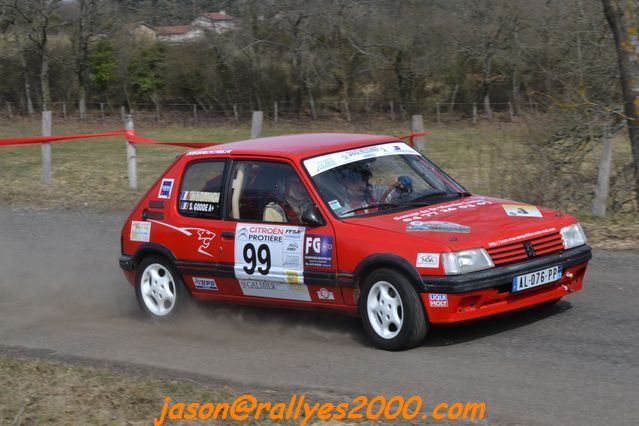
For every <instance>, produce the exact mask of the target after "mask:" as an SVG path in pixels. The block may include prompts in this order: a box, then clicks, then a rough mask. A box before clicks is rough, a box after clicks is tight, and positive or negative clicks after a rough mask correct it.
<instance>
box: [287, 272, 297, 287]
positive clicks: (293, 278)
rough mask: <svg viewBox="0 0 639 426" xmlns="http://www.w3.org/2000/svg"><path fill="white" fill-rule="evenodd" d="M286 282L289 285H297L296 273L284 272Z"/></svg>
mask: <svg viewBox="0 0 639 426" xmlns="http://www.w3.org/2000/svg"><path fill="white" fill-rule="evenodd" d="M285 274H286V282H288V283H289V284H299V283H300V275H299V274H298V273H297V272H296V271H286V272H285Z"/></svg>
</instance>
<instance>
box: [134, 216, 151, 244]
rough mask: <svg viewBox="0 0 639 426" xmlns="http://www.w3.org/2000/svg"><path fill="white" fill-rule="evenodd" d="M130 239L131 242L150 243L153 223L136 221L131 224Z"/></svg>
mask: <svg viewBox="0 0 639 426" xmlns="http://www.w3.org/2000/svg"><path fill="white" fill-rule="evenodd" d="M129 239H130V240H131V241H142V242H149V241H150V240H151V222H139V221H136V220H134V221H133V222H131V233H130V234H129Z"/></svg>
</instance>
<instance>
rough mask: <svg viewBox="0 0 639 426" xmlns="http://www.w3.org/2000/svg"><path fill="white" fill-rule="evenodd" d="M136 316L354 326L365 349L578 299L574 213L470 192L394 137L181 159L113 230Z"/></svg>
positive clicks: (579, 259) (314, 138)
mask: <svg viewBox="0 0 639 426" xmlns="http://www.w3.org/2000/svg"><path fill="white" fill-rule="evenodd" d="M121 242H122V255H121V256H120V266H121V268H122V269H123V270H124V273H125V275H126V277H127V279H128V280H129V281H130V282H131V284H133V285H134V286H135V292H136V296H137V300H138V302H139V305H140V307H141V309H142V310H143V311H144V312H146V313H147V314H148V315H150V316H151V317H155V318H166V317H170V316H171V315H172V314H174V313H175V312H176V311H178V310H179V309H181V308H182V307H183V305H184V304H185V303H186V302H187V301H188V300H187V299H188V298H189V297H190V296H193V297H196V298H199V299H209V300H214V301H224V302H237V303H255V304H263V305H276V306H281V307H293V308H303V309H304V308H307V309H310V308H323V309H331V310H335V311H339V312H343V313H347V314H352V315H359V316H360V317H361V318H362V323H363V325H364V328H365V330H366V332H367V334H368V335H369V336H370V338H371V340H372V341H373V343H374V344H375V345H376V346H378V347H380V348H383V349H388V350H399V349H404V348H409V347H412V346H415V345H418V344H419V343H420V342H421V341H422V340H423V338H424V336H425V335H426V332H427V331H428V328H429V324H431V323H447V322H456V321H463V320H468V319H472V318H479V317H484V316H487V315H493V314H497V313H500V312H505V311H510V310H513V309H518V308H522V307H525V306H530V305H534V304H540V303H553V302H555V301H558V300H559V299H560V298H561V297H563V296H565V295H566V294H568V293H571V292H573V291H577V290H580V289H581V287H582V282H583V279H584V274H585V272H586V267H587V265H588V261H589V260H590V258H591V249H590V247H589V246H588V245H587V244H586V236H585V235H584V232H583V230H582V228H581V226H580V225H579V224H578V223H577V222H576V220H575V218H574V217H573V216H570V215H567V214H564V213H561V212H558V211H554V210H549V209H546V208H542V207H536V206H532V205H527V204H523V203H518V202H514V201H508V200H501V199H496V198H490V197H484V196H480V195H474V194H470V193H468V192H467V191H466V190H464V188H462V186H461V185H459V184H458V183H457V182H455V181H454V180H453V179H452V178H451V177H449V176H448V175H447V174H446V173H444V172H443V171H442V170H441V169H439V168H438V167H437V166H435V165H434V164H433V163H432V162H430V161H429V160H428V159H426V158H425V157H424V156H423V155H421V154H420V153H419V152H417V151H416V150H414V149H413V148H411V147H410V146H408V145H407V144H405V143H403V142H401V141H400V140H399V139H398V138H396V137H392V136H378V135H360V134H337V133H335V134H330V133H329V134H304V135H288V136H278V137H270V138H261V139H254V140H247V141H242V142H234V143H229V144H224V145H216V146H213V147H210V148H204V149H200V150H194V151H190V152H186V153H184V154H182V155H180V156H179V157H178V158H177V159H176V160H175V161H174V162H173V164H172V165H171V166H170V167H169V168H168V169H167V170H166V172H165V173H164V174H163V175H162V176H161V177H160V178H159V179H158V180H157V181H156V182H155V184H154V185H153V186H152V187H151V188H150V189H149V191H148V192H147V193H146V195H145V196H144V197H143V198H142V200H141V201H140V202H139V203H138V205H137V206H136V207H135V209H134V210H133V212H132V213H131V215H130V216H129V218H128V219H127V221H126V223H125V224H124V227H123V229H122V237H121Z"/></svg>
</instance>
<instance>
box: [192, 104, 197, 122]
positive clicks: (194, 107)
mask: <svg viewBox="0 0 639 426" xmlns="http://www.w3.org/2000/svg"><path fill="white" fill-rule="evenodd" d="M193 121H195V122H196V123H197V121H198V117H197V104H193Z"/></svg>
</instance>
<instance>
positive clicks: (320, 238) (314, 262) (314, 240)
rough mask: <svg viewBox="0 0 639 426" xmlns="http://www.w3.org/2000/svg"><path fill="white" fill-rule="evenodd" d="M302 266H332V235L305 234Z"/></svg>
mask: <svg viewBox="0 0 639 426" xmlns="http://www.w3.org/2000/svg"><path fill="white" fill-rule="evenodd" d="M304 266H319V267H322V268H330V267H332V266H333V236H331V235H307V236H306V239H305V241H304Z"/></svg>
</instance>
